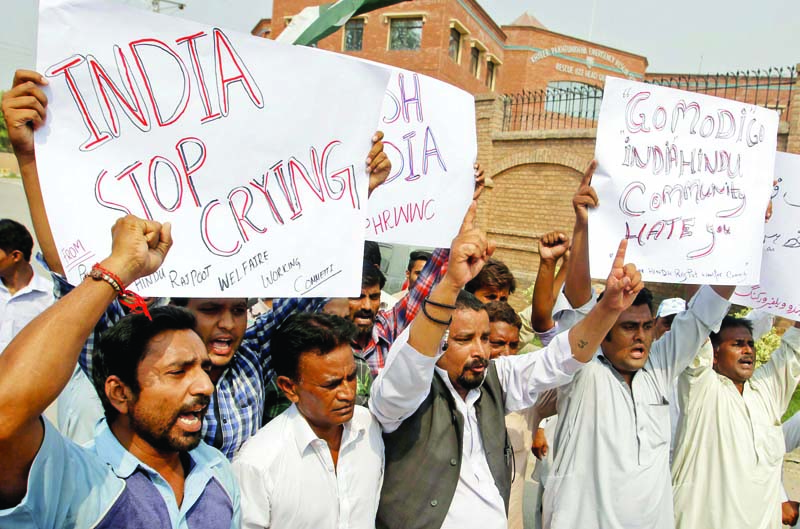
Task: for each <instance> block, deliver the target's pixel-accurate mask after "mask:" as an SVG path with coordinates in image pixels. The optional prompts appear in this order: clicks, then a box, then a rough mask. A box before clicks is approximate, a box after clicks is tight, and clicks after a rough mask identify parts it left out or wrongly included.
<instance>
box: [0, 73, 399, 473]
mask: <svg viewBox="0 0 800 529" xmlns="http://www.w3.org/2000/svg"><path fill="white" fill-rule="evenodd" d="M46 82H47V81H46V79H45V78H44V77H43V76H42V75H41V74H39V73H37V72H32V71H28V70H18V71H17V72H16V74H15V76H14V86H13V88H12V89H11V90H9V91H8V92H6V93H5V94H4V95H3V105H2V109H3V115H4V116H5V120H6V123H7V124H8V130H9V139H10V141H11V144H12V145H13V147H14V154H15V156H16V157H17V160H18V161H19V166H20V172H21V173H22V180H23V183H24V185H25V194H26V196H27V198H28V205H29V208H30V211H31V218H32V219H33V224H34V229H35V231H36V235H37V239H38V241H39V244H40V246H41V248H42V253H43V255H44V258H45V261H46V262H47V265H48V266H49V267H50V269H51V270H52V272H53V279H54V282H55V287H56V288H55V291H56V297H63V296H65V295H66V294H67V293H68V292H69V291H71V290H72V285H70V284H69V283H67V281H66V279H65V278H64V277H63V272H64V271H63V268H62V266H61V261H60V258H59V254H58V250H57V248H56V245H55V241H54V240H53V237H52V234H51V230H50V224H49V220H48V218H47V214H46V212H45V210H44V202H43V199H42V194H41V190H40V188H39V175H38V171H37V168H36V152H35V150H34V141H33V131H34V129H36V128H38V127H40V126H41V125H42V124H43V123H44V121H45V119H46V117H47V96H46V95H45V94H44V92H43V90H42V88H41V87H42V86H44V85H45V84H46ZM382 138H383V133H381V132H378V133H376V134H375V136H373V138H372V140H373V146H372V149H371V150H370V152H369V154H368V158H367V160H366V171H367V173H368V174H369V191H370V192H372V190H374V189H375V187H377V186H378V185H380V184H381V183H382V182H383V181H384V180H385V179H386V176H387V175H388V174H389V171H390V170H391V163H390V162H389V160H388V158H387V157H386V154H385V153H384V152H383V143H382V142H381V141H380V140H381V139H382ZM172 303H173V304H176V305H179V306H183V307H185V308H187V309H188V310H189V311H191V312H192V313H193V314H194V315H195V317H196V318H197V327H196V330H197V333H198V334H199V335H200V337H201V338H202V340H203V342H204V343H205V344H206V349H207V351H208V354H209V357H210V359H211V362H212V369H211V371H210V373H209V375H210V376H211V380H212V382H214V386H215V391H214V394H213V396H212V401H211V402H212V405H211V406H210V407H209V410H208V414H207V416H206V422H205V426H204V439H205V440H206V442H208V444H210V445H212V446H214V447H215V448H219V449H220V450H221V451H222V452H223V453H224V454H225V455H226V456H228V458H232V457H233V455H234V454H235V453H236V452H237V451H238V450H239V448H240V447H241V445H242V444H243V443H244V442H245V440H247V438H248V437H250V436H251V435H253V434H255V433H256V431H258V429H259V428H260V427H261V426H262V422H263V419H264V416H265V415H266V416H267V417H272V416H274V415H277V414H278V413H280V411H282V410H283V407H282V402H281V401H280V399H278V398H275V397H276V395H277V394H278V393H279V390H278V389H277V386H275V384H274V381H273V379H272V376H271V375H272V371H271V369H270V367H269V362H270V340H271V337H272V333H273V331H274V329H275V328H276V327H277V325H278V324H279V323H280V322H281V321H283V320H284V319H285V318H287V317H288V316H289V315H291V314H293V313H296V312H304V311H317V310H320V309H321V308H322V305H323V304H324V300H316V299H311V298H306V299H284V300H276V302H275V303H274V305H273V310H272V311H271V312H269V313H267V314H264V315H262V316H261V317H260V318H258V319H257V320H256V321H255V323H254V324H253V325H252V326H251V327H249V328H248V326H247V299H245V298H227V299H226V298H192V299H189V298H174V299H173V300H172ZM124 314H125V312H124V310H123V308H122V305H120V304H119V303H118V302H116V301H115V302H113V303H111V304H110V305H109V307H108V310H107V311H106V314H105V315H104V316H103V317H102V318H100V319H99V322H98V324H97V326H96V327H95V331H94V332H93V333H91V334H90V335H89V337H88V339H87V341H86V345H85V348H84V351H83V354H82V355H81V358H80V364H81V367H82V368H83V369H84V371H85V372H86V373H87V375H88V376H89V377H90V378H91V376H92V371H93V351H94V350H95V344H96V342H97V340H98V339H99V336H100V335H101V334H102V332H103V331H105V330H106V329H108V328H110V327H112V326H113V325H114V324H115V323H116V322H117V321H118V320H119V319H120V318H122V317H123V316H124Z"/></svg>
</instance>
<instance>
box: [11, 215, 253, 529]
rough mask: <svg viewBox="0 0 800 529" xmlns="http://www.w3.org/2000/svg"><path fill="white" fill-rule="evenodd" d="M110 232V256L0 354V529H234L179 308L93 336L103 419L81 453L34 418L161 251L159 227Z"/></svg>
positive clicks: (201, 355) (188, 330)
mask: <svg viewBox="0 0 800 529" xmlns="http://www.w3.org/2000/svg"><path fill="white" fill-rule="evenodd" d="M112 234H113V243H112V252H111V256H109V257H108V258H107V259H105V260H103V261H101V262H100V263H99V264H97V265H95V266H94V267H93V269H92V270H93V271H92V274H91V275H90V276H88V277H87V278H86V279H85V280H84V281H83V282H82V283H81V284H80V285H78V286H77V287H76V288H75V290H74V291H73V292H72V293H70V294H69V295H67V296H65V297H64V298H63V299H61V300H60V301H58V302H57V303H56V304H55V305H53V306H52V307H51V308H50V309H48V310H47V311H45V312H44V313H43V314H42V315H40V316H39V317H38V318H36V319H35V320H34V321H33V322H31V323H30V324H29V325H28V326H27V327H26V328H25V329H23V330H22V332H21V333H20V334H19V335H17V337H16V339H15V340H14V341H12V342H11V344H9V346H8V348H7V349H6V351H5V352H4V354H3V355H2V356H0V469H2V479H0V526H2V527H3V528H5V529H12V528H17V527H19V528H22V527H25V528H27V527H39V528H45V529H65V528H81V529H83V528H86V527H97V528H110V527H171V528H175V529H187V528H188V527H192V528H193V529H195V528H208V529H212V528H213V529H219V528H224V527H231V528H236V527H239V516H240V515H239V492H238V487H237V485H236V482H235V479H234V477H233V474H232V473H231V470H230V467H229V465H228V462H227V461H226V459H225V457H224V456H223V455H222V454H221V453H220V452H219V451H218V450H215V449H213V448H211V447H209V446H208V445H206V444H205V443H203V442H202V440H201V439H202V433H201V432H202V426H203V416H204V414H205V411H206V408H207V407H208V403H209V400H210V396H211V393H212V392H213V391H214V385H213V384H212V383H211V379H210V378H209V376H208V371H209V370H210V369H211V362H210V360H209V357H208V353H207V352H206V348H205V346H204V345H203V342H202V340H201V339H200V337H199V336H198V335H197V333H196V332H195V331H194V330H193V328H194V325H195V320H194V317H193V316H192V315H191V313H189V312H187V311H185V310H184V309H180V308H176V307H162V308H156V309H153V311H152V321H151V320H150V319H148V316H147V315H145V314H131V315H129V316H126V317H125V318H123V319H122V320H121V321H120V322H119V323H118V324H117V325H116V326H115V327H114V328H113V329H111V330H110V331H108V332H107V333H106V334H105V335H104V336H103V339H102V342H101V344H100V348H99V350H98V352H97V357H96V358H95V363H96V365H95V371H94V375H95V377H94V384H95V387H96V389H97V391H98V393H99V395H100V397H101V400H102V402H103V408H104V411H105V419H104V420H102V421H101V422H100V423H99V424H98V427H97V429H96V430H95V432H96V433H95V439H94V443H93V444H89V445H87V446H85V447H79V446H78V445H76V444H74V443H72V442H71V441H69V440H67V439H66V438H64V437H63V436H62V435H61V434H60V433H58V431H56V429H55V427H54V426H53V425H52V424H50V423H49V422H48V421H47V420H45V419H43V418H42V417H41V414H42V412H43V411H44V409H45V408H46V407H47V406H48V404H50V403H51V402H52V401H53V400H54V399H55V398H56V397H57V396H58V394H59V392H60V391H61V390H62V389H63V388H64V386H65V385H66V383H67V381H68V380H69V378H70V375H71V374H72V372H73V369H74V368H75V363H76V362H77V359H78V354H79V353H80V351H81V348H82V346H83V343H84V341H85V340H86V338H87V337H88V336H89V334H90V333H91V332H92V331H93V329H94V325H95V323H96V322H97V320H98V319H99V318H100V317H101V316H102V315H103V313H104V311H105V309H106V308H107V307H108V305H109V304H110V303H111V302H112V301H113V300H114V299H116V298H117V296H118V295H121V291H122V290H124V288H125V286H126V285H128V284H130V283H131V282H133V281H135V280H136V279H138V278H140V277H144V276H147V275H149V274H151V273H153V272H155V271H156V270H157V269H158V267H159V266H161V263H162V262H163V260H164V257H165V256H166V254H167V252H168V250H169V248H170V246H171V245H172V238H171V234H170V226H169V225H168V224H164V225H161V224H159V223H158V222H153V221H146V220H142V219H138V218H136V217H132V216H128V217H125V218H123V219H120V220H118V221H117V223H116V224H115V225H114V227H113V229H112Z"/></svg>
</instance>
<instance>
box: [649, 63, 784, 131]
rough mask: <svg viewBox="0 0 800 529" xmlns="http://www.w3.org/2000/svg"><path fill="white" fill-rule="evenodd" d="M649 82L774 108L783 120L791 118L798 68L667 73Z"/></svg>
mask: <svg viewBox="0 0 800 529" xmlns="http://www.w3.org/2000/svg"><path fill="white" fill-rule="evenodd" d="M646 82H648V83H652V84H655V85H660V86H667V87H670V88H678V89H679V90H687V91H689V92H697V93H700V94H708V95H711V96H716V97H724V98H726V99H733V100H734V101H741V102H742V103H750V104H751V105H757V106H760V107H765V108H771V109H772V110H776V111H778V112H779V113H780V119H781V121H787V120H788V117H789V115H788V110H789V104H790V103H791V100H792V90H793V89H794V85H795V84H796V83H797V68H796V67H795V66H785V67H776V68H767V69H766V70H744V71H736V72H730V73H726V74H705V75H675V76H663V77H657V78H650V79H648V80H647V81H646Z"/></svg>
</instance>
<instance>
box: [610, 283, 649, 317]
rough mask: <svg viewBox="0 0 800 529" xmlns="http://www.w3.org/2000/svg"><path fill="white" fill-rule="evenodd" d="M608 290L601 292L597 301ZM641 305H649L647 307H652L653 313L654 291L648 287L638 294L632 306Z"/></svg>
mask: <svg viewBox="0 0 800 529" xmlns="http://www.w3.org/2000/svg"><path fill="white" fill-rule="evenodd" d="M605 293H606V291H605V290H604V291H602V292H600V295H599V296H597V301H600V300H601V299H603V295H604V294H605ZM640 305H647V308H648V309H650V315H652V314H653V293H652V292H650V290H649V289H648V288H647V287H644V288H643V289H641V290H640V291H639V293H638V294H636V299H634V300H633V303H631V306H633V307H638V306H640Z"/></svg>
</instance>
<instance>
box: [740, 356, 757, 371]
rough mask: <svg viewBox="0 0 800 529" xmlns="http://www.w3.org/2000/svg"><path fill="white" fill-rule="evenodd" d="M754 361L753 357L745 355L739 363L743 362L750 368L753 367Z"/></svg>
mask: <svg viewBox="0 0 800 529" xmlns="http://www.w3.org/2000/svg"><path fill="white" fill-rule="evenodd" d="M754 363H755V362H754V361H753V358H752V357H745V358H742V359H740V360H739V364H741V365H743V366H745V367H748V368H750V369H752V368H753V364H754Z"/></svg>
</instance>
